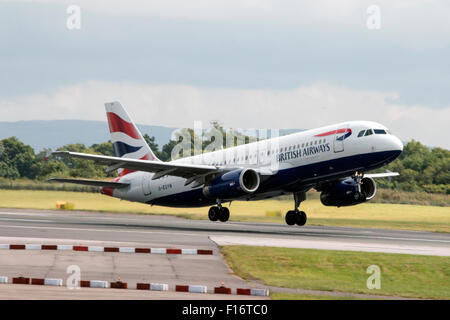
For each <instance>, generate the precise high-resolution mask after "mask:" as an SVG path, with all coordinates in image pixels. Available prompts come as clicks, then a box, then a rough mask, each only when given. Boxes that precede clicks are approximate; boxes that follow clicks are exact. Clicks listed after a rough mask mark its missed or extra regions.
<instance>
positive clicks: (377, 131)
mask: <svg viewBox="0 0 450 320" xmlns="http://www.w3.org/2000/svg"><path fill="white" fill-rule="evenodd" d="M373 131H375V134H386V131H385V130H383V129H373Z"/></svg>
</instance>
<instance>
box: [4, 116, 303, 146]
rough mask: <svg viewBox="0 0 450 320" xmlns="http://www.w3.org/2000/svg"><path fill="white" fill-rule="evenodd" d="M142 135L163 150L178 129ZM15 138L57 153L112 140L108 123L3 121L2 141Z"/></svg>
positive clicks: (141, 127) (143, 127)
mask: <svg viewBox="0 0 450 320" xmlns="http://www.w3.org/2000/svg"><path fill="white" fill-rule="evenodd" d="M137 126H138V128H139V130H140V131H141V132H142V134H145V133H147V134H148V135H149V136H150V137H151V136H154V137H155V140H156V143H157V144H158V145H159V148H160V149H161V147H162V146H163V145H164V144H166V143H167V142H169V140H170V136H171V134H172V132H173V131H174V130H176V128H170V127H163V126H149V125H137ZM298 131H301V130H299V129H281V130H280V132H279V134H280V135H285V134H289V133H294V132H298ZM12 136H15V137H17V138H18V139H19V140H20V141H22V142H23V143H25V144H28V145H30V146H32V147H33V148H34V150H35V152H39V151H41V150H42V149H44V148H51V149H52V150H55V149H56V148H59V147H61V146H63V145H66V144H69V143H83V144H85V145H86V146H90V145H92V144H94V143H100V142H105V141H108V140H109V139H110V136H109V128H108V123H107V122H106V121H87V120H32V121H17V122H0V139H5V138H9V137H12Z"/></svg>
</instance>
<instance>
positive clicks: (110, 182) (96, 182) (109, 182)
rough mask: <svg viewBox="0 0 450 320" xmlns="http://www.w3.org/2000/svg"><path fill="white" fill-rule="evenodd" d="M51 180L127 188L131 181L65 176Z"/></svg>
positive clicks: (51, 180)
mask: <svg viewBox="0 0 450 320" xmlns="http://www.w3.org/2000/svg"><path fill="white" fill-rule="evenodd" d="M48 181H50V182H67V183H76V184H82V185H86V186H93V187H106V188H125V187H127V186H129V183H122V182H113V181H101V180H89V179H63V178H51V179H48Z"/></svg>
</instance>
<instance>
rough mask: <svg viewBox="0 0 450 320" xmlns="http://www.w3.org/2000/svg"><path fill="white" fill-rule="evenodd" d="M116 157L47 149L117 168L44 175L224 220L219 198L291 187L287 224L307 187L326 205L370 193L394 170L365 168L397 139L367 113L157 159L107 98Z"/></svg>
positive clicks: (262, 195)
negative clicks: (102, 173)
mask: <svg viewBox="0 0 450 320" xmlns="http://www.w3.org/2000/svg"><path fill="white" fill-rule="evenodd" d="M105 107H106V112H107V118H108V123H109V128H110V132H111V141H112V143H113V146H114V152H115V155H116V156H115V157H110V156H102V155H91V154H84V153H77V152H69V151H57V152H53V154H54V155H57V156H69V157H75V158H81V159H86V160H93V161H95V163H97V164H100V165H107V166H108V168H107V172H110V171H113V170H119V177H118V178H115V179H114V180H113V181H98V180H86V179H59V178H54V179H50V180H51V181H57V182H69V183H78V184H84V185H91V186H99V187H101V192H102V193H103V194H106V195H109V196H113V197H116V198H120V199H124V200H129V201H136V202H143V203H147V204H150V205H161V206H170V207H203V206H210V205H214V204H215V205H216V206H212V207H211V208H210V209H209V213H208V216H209V219H210V220H211V221H217V220H220V221H222V222H225V221H227V220H228V219H229V216H230V211H229V209H228V208H227V207H225V206H222V204H223V203H226V202H230V203H231V201H235V200H244V201H248V200H261V199H267V198H271V197H276V196H279V195H284V194H289V193H292V194H293V195H294V202H295V204H294V210H290V211H288V212H287V213H286V223H287V224H288V225H294V224H297V225H304V224H305V223H306V214H305V212H303V211H299V209H298V207H299V206H300V203H301V202H302V201H304V200H305V199H306V197H305V194H306V191H308V190H309V189H311V188H314V189H316V190H317V191H320V192H321V195H320V200H321V202H322V203H323V204H324V205H326V206H337V207H340V206H349V205H355V204H359V203H363V202H366V201H368V200H370V199H372V198H373V197H374V196H375V193H376V184H375V181H374V180H373V178H380V177H390V176H397V175H398V173H396V172H386V173H375V174H367V173H366V172H367V171H370V170H374V169H377V168H380V167H382V166H384V165H386V164H388V163H389V162H391V161H393V160H394V159H395V158H397V157H398V156H399V155H400V153H401V152H402V150H403V144H402V142H401V141H400V140H399V139H398V138H397V137H395V136H394V135H392V134H391V133H390V132H389V130H387V128H386V127H384V126H383V125H381V124H379V123H375V122H370V121H351V122H344V123H339V124H334V125H330V126H326V127H321V128H318V129H312V130H307V131H302V132H298V133H294V134H290V135H286V136H282V137H275V138H271V139H266V140H262V141H258V142H253V143H249V144H245V145H240V146H236V147H230V148H227V149H221V150H218V151H213V152H208V153H202V154H200V155H195V156H192V157H186V158H181V159H177V160H173V161H170V162H162V161H160V160H159V159H157V158H156V156H155V154H154V153H153V152H152V150H151V149H150V147H149V146H148V144H147V143H146V141H145V140H144V138H143V137H142V134H141V133H140V132H139V130H138V128H137V127H136V125H135V124H134V123H133V121H132V120H131V118H130V116H129V115H128V113H127V112H126V110H125V109H124V108H123V107H122V105H121V104H120V103H119V102H111V103H106V104H105Z"/></svg>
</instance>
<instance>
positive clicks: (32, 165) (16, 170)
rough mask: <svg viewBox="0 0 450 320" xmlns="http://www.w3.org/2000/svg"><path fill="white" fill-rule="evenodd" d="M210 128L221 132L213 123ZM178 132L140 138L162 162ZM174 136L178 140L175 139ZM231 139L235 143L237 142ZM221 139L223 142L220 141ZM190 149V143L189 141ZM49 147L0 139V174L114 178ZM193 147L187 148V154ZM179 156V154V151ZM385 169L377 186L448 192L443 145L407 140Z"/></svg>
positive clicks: (104, 147) (101, 150) (449, 171)
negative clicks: (166, 137)
mask: <svg viewBox="0 0 450 320" xmlns="http://www.w3.org/2000/svg"><path fill="white" fill-rule="evenodd" d="M213 127H214V128H216V129H217V130H220V131H222V132H224V129H223V128H222V127H221V126H220V125H218V124H217V123H213ZM185 130H187V131H185V133H187V134H189V135H190V136H191V139H192V141H193V140H194V136H195V134H194V131H193V130H192V129H185ZM236 135H237V138H238V139H237V140H239V139H241V141H244V142H245V143H248V142H249V141H251V138H250V137H249V136H246V135H244V134H242V133H236ZM180 137H181V134H179V135H178V136H175V139H174V140H170V141H169V142H168V143H167V144H165V145H163V146H162V147H161V148H160V147H159V146H158V144H157V143H156V142H155V137H150V136H149V135H147V134H145V135H144V138H145V140H146V141H147V143H148V144H149V146H150V148H151V149H152V150H153V151H154V153H155V155H156V156H157V157H158V158H159V159H161V160H162V161H168V160H170V159H171V155H172V151H173V150H174V148H175V146H176V145H177V144H178V143H179V140H180V139H181V138H180ZM177 138H178V139H177ZM237 140H236V141H235V144H236V143H237ZM224 142H225V141H224ZM210 143H211V141H207V140H201V145H200V146H198V147H199V148H202V149H205V148H207V146H208V144H210ZM191 145H192V146H193V147H192V148H194V144H191ZM57 150H68V151H74V152H83V153H91V154H103V155H108V156H114V149H113V145H112V143H111V142H110V141H108V142H103V143H99V144H93V145H91V146H89V147H87V146H85V145H84V144H80V143H77V144H68V145H65V146H62V147H60V148H58V149H57ZM49 153H50V150H47V149H44V150H42V151H40V152H39V153H35V152H34V150H33V148H32V147H31V146H29V145H26V144H24V143H23V142H21V141H20V140H19V139H17V138H16V137H10V138H7V139H3V140H0V177H1V178H4V179H11V180H15V179H21V178H26V179H31V180H37V181H45V180H47V179H48V178H50V177H77V178H108V177H114V176H115V175H116V173H115V172H110V173H105V167H104V166H98V165H94V163H93V162H91V161H84V160H81V159H74V158H68V157H58V158H55V157H49ZM193 153H194V149H192V150H191V154H193ZM180 156H181V154H180ZM386 169H388V170H390V171H396V172H399V173H400V176H399V177H395V178H392V179H379V180H378V181H377V182H378V186H379V187H381V188H392V189H397V190H402V191H425V192H429V193H443V194H450V151H449V150H446V149H443V148H433V149H430V148H428V147H426V146H424V145H423V144H421V143H420V142H418V141H414V140H412V141H410V142H408V143H407V144H406V145H405V147H404V149H403V153H402V154H401V155H400V157H399V158H398V159H396V160H395V161H393V162H392V163H390V164H389V165H388V166H387V167H386Z"/></svg>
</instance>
